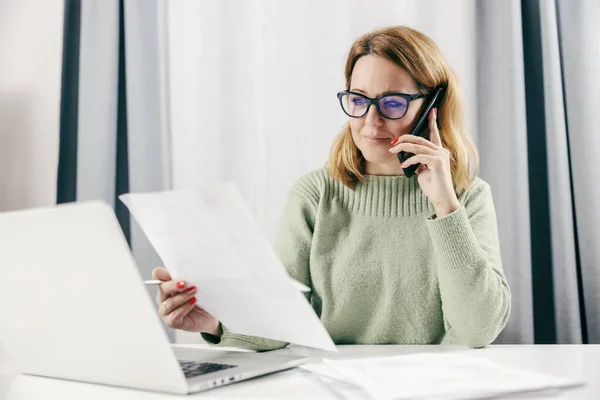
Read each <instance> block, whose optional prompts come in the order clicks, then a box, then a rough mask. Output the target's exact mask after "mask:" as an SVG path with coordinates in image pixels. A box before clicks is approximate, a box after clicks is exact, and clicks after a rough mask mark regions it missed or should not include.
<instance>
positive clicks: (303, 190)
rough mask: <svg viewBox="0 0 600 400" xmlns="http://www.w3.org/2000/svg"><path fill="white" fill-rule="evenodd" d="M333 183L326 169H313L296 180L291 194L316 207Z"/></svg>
mask: <svg viewBox="0 0 600 400" xmlns="http://www.w3.org/2000/svg"><path fill="white" fill-rule="evenodd" d="M332 181H333V179H332V177H331V175H329V171H328V169H327V168H326V167H323V168H318V169H313V170H311V171H309V172H306V173H304V174H302V175H301V176H300V177H299V178H298V179H296V181H295V182H294V184H293V185H292V188H291V194H293V195H297V196H301V197H303V198H305V199H306V200H308V201H310V202H311V203H313V204H314V205H316V204H318V203H319V200H320V198H321V196H322V195H323V193H325V191H326V188H327V187H328V186H329V185H331V184H332Z"/></svg>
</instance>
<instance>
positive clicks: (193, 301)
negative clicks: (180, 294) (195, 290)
mask: <svg viewBox="0 0 600 400" xmlns="http://www.w3.org/2000/svg"><path fill="white" fill-rule="evenodd" d="M188 303H190V304H195V303H196V298H195V297H192V298H191V299H190V300H189V301H188Z"/></svg>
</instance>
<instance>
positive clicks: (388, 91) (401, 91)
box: [350, 88, 407, 97]
mask: <svg viewBox="0 0 600 400" xmlns="http://www.w3.org/2000/svg"><path fill="white" fill-rule="evenodd" d="M350 91H351V92H358V93H362V94H364V95H365V96H368V94H367V92H365V91H364V90H362V89H358V88H354V89H350ZM390 93H407V92H405V91H403V90H386V91H385V92H383V93H380V94H378V95H377V96H374V97H379V96H383V95H386V94H390Z"/></svg>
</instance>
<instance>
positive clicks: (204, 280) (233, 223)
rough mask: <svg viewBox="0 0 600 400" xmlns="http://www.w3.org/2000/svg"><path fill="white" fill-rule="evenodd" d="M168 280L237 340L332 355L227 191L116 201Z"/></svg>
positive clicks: (302, 300) (233, 192)
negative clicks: (184, 287) (192, 291)
mask: <svg viewBox="0 0 600 400" xmlns="http://www.w3.org/2000/svg"><path fill="white" fill-rule="evenodd" d="M119 198H120V199H121V201H123V203H124V204H125V205H126V206H127V208H128V209H129V211H130V212H131V214H132V215H133V216H134V218H135V220H136V221H137V222H138V224H139V225H140V227H141V228H142V230H143V231H144V233H145V234H146V236H147V237H148V240H149V241H150V243H151V244H152V245H153V247H154V248H155V250H156V252H157V253H158V255H159V256H160V257H161V259H162V261H163V263H164V264H165V268H167V269H168V270H169V271H170V273H171V275H172V277H173V279H184V280H186V281H188V282H189V283H190V284H193V285H196V286H197V288H198V294H197V296H196V297H197V299H198V305H199V306H200V307H202V308H204V309H206V310H207V311H208V312H210V313H211V314H213V315H214V316H215V317H217V318H218V319H219V320H220V321H221V322H222V323H223V324H224V325H225V326H227V327H228V328H229V329H230V330H231V331H233V332H235V333H239V334H245V335H251V336H259V337H263V338H267V339H275V340H281V341H285V342H290V343H295V344H298V345H303V346H308V347H314V348H320V349H325V350H331V351H337V350H336V349H335V345H334V343H333V341H332V339H331V337H330V336H329V334H328V333H327V330H326V329H325V327H324V326H323V325H322V324H321V321H320V320H319V318H318V317H317V315H316V314H315V312H314V310H313V309H312V307H311V306H310V304H309V303H308V301H306V297H305V295H304V294H303V293H301V291H299V290H298V289H299V288H300V289H302V288H304V290H306V289H307V288H306V287H304V286H303V285H301V284H300V283H299V282H296V281H294V280H292V279H291V278H290V276H289V275H288V273H287V271H286V270H285V267H283V265H282V264H281V262H280V261H279V258H278V257H277V255H276V254H275V252H274V251H273V249H272V248H271V246H270V245H269V243H268V242H267V240H266V239H265V238H264V236H263V235H262V233H261V231H260V229H259V227H258V226H257V224H256V222H255V220H254V218H253V216H252V214H251V212H250V210H249V209H248V208H247V206H246V204H245V203H244V201H243V199H242V197H241V195H240V194H239V193H238V191H237V189H236V187H235V186H234V185H233V184H230V183H227V184H220V185H217V186H215V187H214V188H213V189H211V190H206V191H203V192H202V193H199V192H197V191H194V190H177V191H166V192H157V193H140V194H126V195H122V196H120V197H119Z"/></svg>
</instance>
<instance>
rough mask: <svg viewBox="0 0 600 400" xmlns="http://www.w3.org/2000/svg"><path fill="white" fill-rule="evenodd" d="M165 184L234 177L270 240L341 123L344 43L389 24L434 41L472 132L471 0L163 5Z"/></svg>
mask: <svg viewBox="0 0 600 400" xmlns="http://www.w3.org/2000/svg"><path fill="white" fill-rule="evenodd" d="M167 13H168V17H167V18H168V19H167V34H168V41H167V43H168V77H169V79H168V81H169V84H170V85H169V96H170V99H169V106H170V107H169V109H170V121H171V136H172V159H173V186H174V188H183V187H192V188H198V189H202V188H203V187H205V186H206V185H209V184H211V183H213V182H217V181H221V180H233V181H234V182H236V183H237V185H238V186H239V188H240V190H241V192H242V194H243V196H244V197H245V199H246V200H247V202H248V204H249V205H250V207H251V209H252V210H253V211H254V214H255V216H256V218H257V220H258V222H259V224H260V226H261V227H262V228H263V230H264V232H265V234H266V235H267V237H268V238H269V239H270V240H273V239H274V237H275V235H276V232H277V228H278V225H279V218H280V216H281V212H282V207H283V202H284V200H285V197H286V196H287V191H288V189H289V188H290V187H291V185H292V183H293V182H294V181H295V180H296V179H297V178H298V177H299V176H300V175H302V174H303V173H306V172H308V171H309V170H311V169H314V168H319V167H321V166H322V165H324V163H325V161H326V160H327V155H328V153H329V148H330V146H331V143H332V142H333V139H334V137H335V136H336V135H337V134H338V132H339V131H340V129H341V127H342V125H343V123H344V122H345V121H346V119H347V117H346V116H345V115H344V114H343V112H342V111H341V110H340V108H339V103H338V100H337V98H336V96H335V94H336V93H337V92H338V91H340V90H343V89H344V88H345V87H344V74H343V72H344V64H345V59H346V55H347V52H348V50H349V48H350V45H351V43H352V42H353V41H354V40H355V39H357V38H358V37H359V36H360V35H362V34H363V33H366V32H367V31H369V30H371V29H373V28H375V27H379V26H386V25H394V24H407V25H410V26H413V27H415V28H417V29H420V30H422V31H424V32H425V33H426V34H428V35H430V36H431V37H432V38H433V39H434V40H435V41H436V42H437V43H438V44H439V46H440V47H441V49H442V51H443V52H444V54H445V55H446V56H447V58H448V59H449V60H450V63H451V64H452V65H453V66H454V68H455V69H456V72H457V74H458V76H459V78H460V80H461V82H462V89H463V91H464V93H465V99H466V109H467V117H468V126H469V129H470V130H471V132H476V131H477V127H476V115H475V112H474V111H475V105H476V102H477V96H476V94H477V92H476V86H475V85H476V79H475V76H476V74H475V71H476V59H475V39H474V37H475V35H474V29H475V19H474V13H475V3H474V1H460V2H452V4H450V3H449V2H447V1H442V0H437V1H419V2H416V1H398V0H379V1H368V2H366V1H362V0H361V1H358V0H351V1H347V0H343V1H342V0H337V1H317V0H311V1H305V0H302V1H300V0H293V1H276V0H252V1H227V0H226V1H222V0H220V1H217V0H211V1H196V0H188V1H171V2H167Z"/></svg>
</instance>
